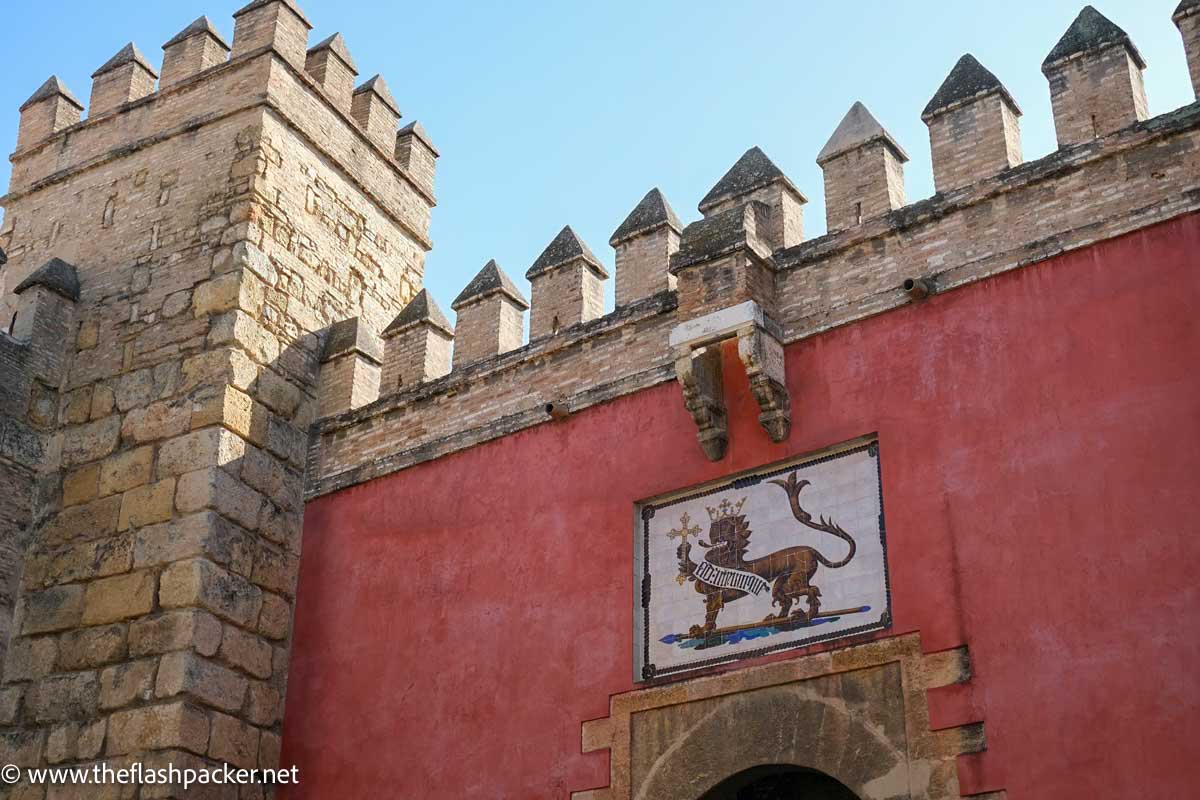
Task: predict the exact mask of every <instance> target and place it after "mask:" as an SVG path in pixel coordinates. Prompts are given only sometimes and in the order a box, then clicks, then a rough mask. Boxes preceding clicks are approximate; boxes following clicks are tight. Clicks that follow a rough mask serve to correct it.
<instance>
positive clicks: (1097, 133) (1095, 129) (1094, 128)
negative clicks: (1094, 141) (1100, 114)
mask: <svg viewBox="0 0 1200 800" xmlns="http://www.w3.org/2000/svg"><path fill="white" fill-rule="evenodd" d="M1092 136H1097V137H1098V136H1100V126H1099V125H1097V124H1096V115H1095V114H1092Z"/></svg>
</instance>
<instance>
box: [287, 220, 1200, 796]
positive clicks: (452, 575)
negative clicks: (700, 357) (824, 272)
mask: <svg viewBox="0 0 1200 800" xmlns="http://www.w3.org/2000/svg"><path fill="white" fill-rule="evenodd" d="M726 362H727V382H726V392H727V398H728V401H729V404H730V416H731V431H730V445H729V453H728V456H727V457H726V458H725V459H724V461H722V462H721V463H718V464H712V463H709V462H708V461H706V460H704V458H703V456H702V455H701V452H700V448H699V447H698V446H697V444H696V441H695V427H694V426H693V424H692V422H691V420H690V418H689V417H688V416H687V414H686V413H685V412H684V410H683V405H682V402H681V399H680V393H679V388H678V387H677V386H676V385H674V384H668V385H663V386H660V387H657V388H655V389H652V390H649V391H644V392H641V393H639V394H637V395H634V396H630V397H626V398H623V399H621V400H618V401H616V402H612V403H609V404H607V405H605V406H602V407H598V408H594V409H591V410H588V411H585V412H583V413H580V414H577V415H575V416H573V417H571V418H570V419H569V420H568V421H567V422H564V423H548V424H545V425H541V426H539V427H537V428H534V429H530V430H527V431H525V432H522V433H519V434H517V435H514V436H510V437H508V438H506V439H503V440H500V441H496V442H493V443H491V444H487V445H484V446H481V447H476V448H474V449H471V450H468V451H465V452H461V453H458V454H456V455H453V456H450V457H447V458H443V459H441V460H439V461H437V462H435V463H429V464H424V465H421V466H418V467H414V468H411V469H408V470H405V471H403V472H400V473H398V474H395V475H392V476H390V477H387V478H383V479H380V480H377V481H374V482H371V483H369V484H366V485H363V486H359V487H356V488H353V489H350V490H347V491H342V492H339V493H337V494H334V495H331V496H327V497H324V498H321V499H319V500H317V501H315V502H313V503H311V504H310V505H309V506H308V508H307V510H306V512H305V513H306V518H305V536H304V555H303V559H302V565H301V576H300V585H299V593H298V598H299V605H298V609H297V613H296V626H295V644H294V648H293V653H292V662H291V677H290V686H289V692H288V700H287V718H286V724H285V734H284V751H285V752H284V760H285V763H293V762H294V763H297V764H298V765H299V766H300V775H301V789H300V791H293V792H291V793H290V794H289V798H291V799H292V800H295V798H299V797H304V798H332V797H382V796H388V797H409V798H426V797H428V798H432V797H437V798H468V797H487V798H521V799H522V800H525V799H526V798H560V799H561V798H566V797H567V795H568V793H569V792H570V791H571V790H578V789H583V788H588V787H593V786H599V785H604V784H606V783H607V779H608V774H607V771H608V764H607V756H606V755H605V754H603V753H600V754H591V755H587V756H584V755H580V753H579V749H580V745H579V742H580V722H581V721H583V720H586V719H590V718H595V717H602V716H605V715H606V714H607V710H608V698H609V695H611V694H613V693H617V692H623V691H626V690H628V689H630V688H632V687H633V683H632V659H633V654H632V650H631V641H632V631H631V626H632V617H633V611H632V603H633V591H634V589H633V577H632V572H633V570H632V564H631V561H632V553H633V544H632V541H633V540H632V537H633V532H632V513H631V504H632V503H633V501H635V500H637V499H639V498H645V497H648V496H652V495H655V494H658V493H661V492H664V491H668V490H672V489H677V488H680V487H684V486H687V485H690V484H693V483H697V482H700V481H704V480H707V479H710V478H714V477H717V476H720V475H722V474H725V473H729V472H732V471H736V470H742V469H745V468H749V467H755V466H758V465H761V464H765V463H768V462H772V461H776V460H779V459H782V458H785V457H787V456H790V455H793V454H798V453H803V452H806V451H810V450H814V449H819V448H821V447H824V446H827V445H831V444H835V443H838V442H841V441H843V440H846V439H850V438H852V437H855V436H859V435H861V434H865V433H870V432H872V431H878V433H879V438H880V442H881V456H882V459H883V460H882V470H883V483H884V502H885V504H886V513H887V527H888V556H889V563H890V573H891V578H892V592H893V604H894V613H895V627H894V630H893V633H902V632H907V631H913V630H919V631H920V633H921V640H922V644H923V646H924V647H925V648H926V649H927V650H930V651H934V650H941V649H945V648H949V647H954V646H957V645H960V644H963V643H966V644H967V645H969V647H970V653H971V658H972V661H973V664H974V670H975V677H974V679H973V681H972V683H971V684H970V685H969V689H967V690H966V691H957V692H953V691H952V692H945V693H934V694H933V696H932V697H931V703H932V706H933V707H932V713H933V717H934V722H935V725H936V726H945V725H951V724H960V723H963V722H967V721H972V720H975V719H983V720H984V721H985V729H986V732H987V738H988V744H989V750H988V751H987V752H986V753H984V754H982V755H980V756H974V757H969V758H964V759H962V760H961V761H960V774H961V778H962V784H963V785H962V789H963V792H964V793H969V792H976V791H982V790H984V789H989V788H1000V787H1003V788H1007V789H1008V790H1009V792H1010V794H1009V796H1010V797H1013V798H1054V799H1055V800H1063V798H1080V800H1084V799H1085V798H1086V800H1093V798H1097V797H1113V798H1116V797H1184V796H1191V795H1192V793H1193V792H1194V791H1195V787H1196V786H1198V785H1200V759H1197V758H1196V754H1197V751H1196V742H1197V741H1200V681H1198V680H1197V674H1200V591H1198V590H1197V588H1196V587H1197V578H1196V576H1197V568H1198V567H1200V523H1198V522H1197V511H1200V502H1198V500H1197V496H1198V495H1200V491H1198V488H1200V480H1198V476H1200V368H1198V365H1200V216H1191V217H1186V218H1182V219H1178V220H1175V221H1173V222H1170V223H1167V224H1163V225H1159V226H1157V227H1155V228H1152V229H1147V230H1145V231H1142V232H1138V233H1135V234H1131V235H1129V236H1126V237H1123V238H1121V239H1118V240H1113V241H1109V242H1105V243H1102V244H1099V245H1096V246H1094V247H1091V248H1088V249H1086V250H1082V251H1078V252H1074V253H1070V254H1067V255H1064V256H1060V257H1058V258H1055V259H1053V260H1051V261H1048V262H1044V263H1041V264H1038V265H1036V266H1032V267H1028V268H1025V269H1022V270H1018V271H1015V272H1012V273H1009V274H1006V275H1002V276H999V277H996V278H994V279H991V280H988V281H984V282H982V283H979V284H977V285H974V286H971V287H968V288H965V289H963V290H959V291H954V292H950V293H948V294H945V295H941V296H937V297H934V298H931V299H930V300H929V301H927V302H925V303H922V304H920V305H915V306H909V307H906V308H904V309H901V310H898V311H894V312H891V313H888V314H885V315H882V316H879V317H875V318H873V319H870V320H866V321H864V322H861V323H858V324H855V325H851V326H848V327H844V328H839V329H836V330H833V331H831V332H829V333H827V334H824V335H822V336H817V337H814V338H811V339H807V340H804V341H802V342H799V343H797V344H794V345H792V346H791V347H789V348H788V350H787V362H788V380H789V384H790V390H791V396H792V403H793V432H792V436H791V439H790V440H789V441H788V442H787V443H786V444H782V445H772V444H771V443H770V442H769V441H768V439H767V437H766V435H765V434H764V433H763V432H762V430H761V429H760V428H759V427H758V425H757V422H756V420H755V417H756V413H757V410H756V407H755V405H754V401H753V399H752V398H751V397H749V396H748V394H747V392H746V389H745V378H744V375H743V374H741V373H740V371H739V370H738V368H737V366H736V361H733V360H730V359H728V358H727V360H726ZM795 654H796V653H795V652H793V653H792V654H791V655H793V656H794V655H795Z"/></svg>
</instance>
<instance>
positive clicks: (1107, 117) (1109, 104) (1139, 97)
mask: <svg viewBox="0 0 1200 800" xmlns="http://www.w3.org/2000/svg"><path fill="white" fill-rule="evenodd" d="M1145 68H1146V61H1145V59H1143V58H1142V55H1141V53H1139V52H1138V49H1137V48H1136V47H1135V46H1134V44H1133V41H1132V40H1131V39H1130V38H1129V34H1127V33H1125V31H1123V30H1121V28H1120V27H1118V26H1117V25H1116V24H1115V23H1114V22H1113V21H1112V20H1110V19H1109V18H1108V17H1106V16H1104V15H1103V14H1101V13H1100V12H1099V11H1097V10H1096V9H1095V8H1093V7H1092V6H1084V8H1083V10H1082V11H1080V12H1079V15H1078V16H1077V17H1075V21H1074V22H1072V23H1071V25H1070V27H1068V28H1067V32H1066V33H1064V34H1063V35H1062V38H1060V39H1059V40H1058V43H1057V44H1056V45H1054V48H1053V49H1052V50H1051V51H1050V54H1049V55H1047V56H1046V60H1045V61H1043V62H1042V73H1043V74H1044V75H1045V76H1046V79H1047V80H1048V81H1049V82H1050V105H1051V107H1052V108H1053V111H1054V132H1055V135H1056V136H1057V138H1058V144H1059V146H1064V147H1065V146H1068V145H1072V144H1079V143H1080V142H1086V141H1089V140H1091V139H1095V138H1096V137H1099V136H1104V135H1106V134H1109V133H1112V132H1114V131H1117V130H1120V129H1121V128H1124V127H1126V126H1127V125H1131V124H1133V123H1134V122H1137V121H1139V120H1143V119H1146V118H1147V117H1148V116H1149V110H1148V107H1147V104H1146V88H1145V85H1144V84H1143V82H1142V70H1144V69H1145Z"/></svg>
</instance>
